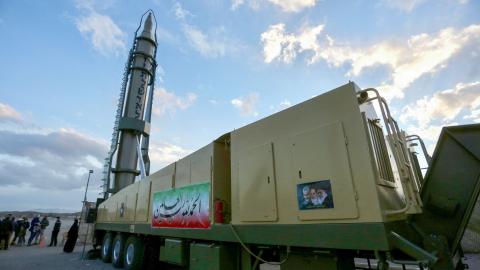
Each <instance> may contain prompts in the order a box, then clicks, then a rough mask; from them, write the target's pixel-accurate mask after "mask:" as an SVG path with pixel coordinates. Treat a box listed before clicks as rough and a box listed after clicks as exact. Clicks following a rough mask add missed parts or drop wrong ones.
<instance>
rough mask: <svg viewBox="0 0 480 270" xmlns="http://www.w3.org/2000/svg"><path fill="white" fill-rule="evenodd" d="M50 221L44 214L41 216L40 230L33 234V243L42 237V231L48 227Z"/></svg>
mask: <svg viewBox="0 0 480 270" xmlns="http://www.w3.org/2000/svg"><path fill="white" fill-rule="evenodd" d="M49 224H50V222H48V216H44V217H43V218H42V221H40V231H39V233H38V234H37V235H36V236H35V244H39V243H40V242H41V241H42V240H44V239H43V232H45V229H46V228H47V227H48V225H49Z"/></svg>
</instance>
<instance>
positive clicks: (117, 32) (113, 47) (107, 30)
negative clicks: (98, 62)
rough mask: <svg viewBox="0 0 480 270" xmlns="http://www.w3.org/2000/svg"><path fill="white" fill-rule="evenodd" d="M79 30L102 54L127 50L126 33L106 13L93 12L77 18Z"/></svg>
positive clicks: (76, 22)
mask: <svg viewBox="0 0 480 270" xmlns="http://www.w3.org/2000/svg"><path fill="white" fill-rule="evenodd" d="M75 24H76V26H77V29H78V31H80V33H82V34H83V35H84V36H85V37H87V38H88V39H89V40H90V41H91V42H92V45H93V48H94V49H95V50H96V51H98V52H100V53H101V54H104V55H108V54H119V53H121V52H123V51H124V50H125V37H126V34H125V33H124V32H123V31H122V30H121V29H120V28H119V27H118V26H117V25H116V24H115V22H113V20H112V19H111V18H110V17H109V16H106V15H102V14H99V13H96V12H91V13H90V14H89V15H87V16H82V17H80V18H77V19H76V20H75Z"/></svg>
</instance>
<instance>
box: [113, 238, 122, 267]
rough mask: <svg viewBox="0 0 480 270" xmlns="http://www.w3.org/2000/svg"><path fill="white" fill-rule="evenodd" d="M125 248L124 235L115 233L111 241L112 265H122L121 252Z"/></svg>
mask: <svg viewBox="0 0 480 270" xmlns="http://www.w3.org/2000/svg"><path fill="white" fill-rule="evenodd" d="M124 250H125V236H124V235H123V234H117V235H116V236H115V238H114V239H113V243H112V265H113V266H114V267H115V268H122V267H123V253H124Z"/></svg>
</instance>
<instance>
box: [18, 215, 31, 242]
mask: <svg viewBox="0 0 480 270" xmlns="http://www.w3.org/2000/svg"><path fill="white" fill-rule="evenodd" d="M20 221H21V222H20V225H19V227H20V231H19V232H18V245H20V246H23V245H25V235H26V234H27V229H28V227H30V223H29V222H28V219H27V217H23V219H21V220H20Z"/></svg>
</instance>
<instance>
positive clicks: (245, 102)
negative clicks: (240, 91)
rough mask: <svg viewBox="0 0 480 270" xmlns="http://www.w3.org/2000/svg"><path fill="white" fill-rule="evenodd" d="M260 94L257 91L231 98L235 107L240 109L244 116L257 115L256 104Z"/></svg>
mask: <svg viewBox="0 0 480 270" xmlns="http://www.w3.org/2000/svg"><path fill="white" fill-rule="evenodd" d="M258 99H259V96H258V94H257V93H250V94H248V95H247V96H245V97H238V98H234V99H232V100H231V103H232V105H233V107H235V108H237V109H238V110H239V111H240V114H241V115H244V116H257V115H258V112H257V111H256V105H257V102H258Z"/></svg>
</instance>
